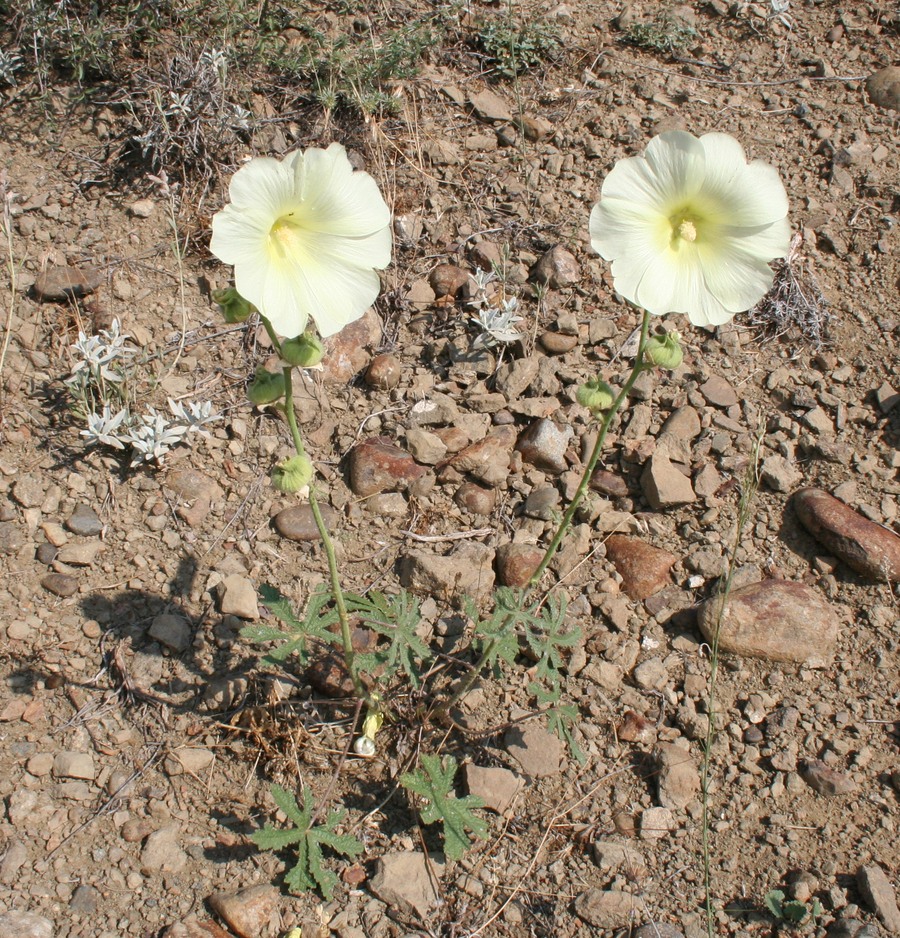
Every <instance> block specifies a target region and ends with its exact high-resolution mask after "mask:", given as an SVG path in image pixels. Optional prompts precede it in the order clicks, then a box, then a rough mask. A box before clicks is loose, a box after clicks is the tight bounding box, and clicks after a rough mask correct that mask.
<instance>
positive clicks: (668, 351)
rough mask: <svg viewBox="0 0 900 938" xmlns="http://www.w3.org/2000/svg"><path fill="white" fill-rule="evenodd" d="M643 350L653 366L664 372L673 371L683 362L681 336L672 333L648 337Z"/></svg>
mask: <svg viewBox="0 0 900 938" xmlns="http://www.w3.org/2000/svg"><path fill="white" fill-rule="evenodd" d="M644 350H645V352H646V353H647V358H649V359H650V361H652V362H653V364H654V365H657V366H658V367H660V368H663V369H664V370H666V371H674V370H675V369H676V368H677V367H678V366H679V365H680V364H681V362H682V361H683V360H684V352H683V351H682V348H681V335H680V334H679V333H677V332H674V331H673V332H666V333H664V334H663V335H652V336H650V338H649V339H647V345H646V346H645V349H644Z"/></svg>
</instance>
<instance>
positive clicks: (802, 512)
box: [792, 488, 900, 583]
mask: <svg viewBox="0 0 900 938" xmlns="http://www.w3.org/2000/svg"><path fill="white" fill-rule="evenodd" d="M792 503H793V506H794V511H796V512H797V517H798V518H799V519H800V522H801V524H802V525H803V526H804V527H805V528H806V530H807V531H809V533H810V534H811V535H812V536H813V537H814V538H815V539H816V540H817V541H819V542H820V543H821V544H823V545H824V546H825V547H827V548H828V550H830V551H831V553H833V554H834V555H835V556H836V557H839V558H840V559H841V560H843V561H844V563H845V564H847V566H848V567H851V568H852V569H854V570H855V571H856V572H857V573H861V574H862V575H863V576H866V577H869V578H870V579H872V580H878V581H880V582H882V583H883V582H885V580H890V581H893V582H896V581H898V580H900V537H897V535H896V534H894V533H893V531H890V530H888V529H887V528H883V527H882V526H881V525H880V524H875V522H874V521H869V520H868V519H867V518H864V517H863V516H862V515H860V514H858V513H857V512H855V511H854V510H853V509H852V508H850V507H848V506H847V505H845V504H844V503H843V502H841V501H838V499H836V498H834V497H833V496H831V495H829V494H828V493H827V492H824V491H823V490H822V489H817V488H806V489H800V491H799V492H796V493H795V494H794V497H793V499H792Z"/></svg>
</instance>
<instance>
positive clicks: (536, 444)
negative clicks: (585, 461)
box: [516, 419, 572, 474]
mask: <svg viewBox="0 0 900 938" xmlns="http://www.w3.org/2000/svg"><path fill="white" fill-rule="evenodd" d="M571 439H572V428H571V427H570V426H566V427H560V426H558V425H557V424H555V423H554V422H553V421H552V420H547V419H540V420H535V421H534V423H532V424H531V426H530V427H528V429H527V430H526V431H525V432H524V433H523V434H522V436H521V437H520V438H519V442H518V443H517V444H516V449H518V450H519V452H520V453H521V454H522V459H523V460H524V461H525V462H527V463H530V464H531V465H532V466H536V467H537V468H538V469H542V470H544V471H545V472H552V473H556V474H559V473H561V472H565V471H566V469H567V468H568V465H567V463H566V450H567V449H568V448H569V442H570V441H571Z"/></svg>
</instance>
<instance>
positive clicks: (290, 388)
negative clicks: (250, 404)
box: [263, 319, 374, 707]
mask: <svg viewBox="0 0 900 938" xmlns="http://www.w3.org/2000/svg"><path fill="white" fill-rule="evenodd" d="M263 322H264V323H265V324H266V329H267V331H268V332H269V336H270V337H272V338H273V342H275V346H276V348H278V347H280V343H278V340H277V338H275V337H274V332H272V327H271V326H270V325H269V323H268V322H266V320H265V319H263ZM293 371H294V369H293V366H291V365H285V366H284V367H283V368H282V373H283V374H284V405H283V407H284V415H285V417H287V422H288V426H289V427H290V430H291V437H292V438H293V440H294V449H296V450H297V455H298V456H305V455H306V448H305V447H304V446H303V437H302V436H301V435H300V428H299V427H298V426H297V415H296V413H295V412H294V381H293ZM309 507H310V508H311V509H312V513H313V519H314V520H315V522H316V527H317V528H318V529H319V537H320V538H321V539H322V546H323V547H324V548H325V557H326V558H327V560H328V577H329V579H330V581H331V594H332V596H334V606H335V609H337V614H338V619H339V621H340V623H341V643H342V644H343V646H344V664H345V665H346V667H347V671H348V672H349V674H350V679H351V680H352V681H353V689H354V691H355V692H356V696H357V697H358V698H359V699H360V700H362V701H363V702H364V703H365V704H366V706H370V707H371V706H374V705H373V703H372V698H371V696H370V695H369V693H368V692H367V691H366V688H365V686H364V685H363V682H362V680H361V679H360V676H359V673H358V671H357V668H356V662H355V660H354V659H355V657H356V655H355V652H354V651H353V636H352V634H351V632H350V616H349V614H348V613H347V604H346V603H345V602H344V592H343V590H342V589H341V576H340V571H339V570H338V562H337V555H336V554H335V551H334V541H332V539H331V535H330V534H329V532H328V526H327V525H326V524H325V519H324V518H323V517H322V511H321V509H320V508H319V502H318V499H317V498H316V493H315V489H314V488H313V487H312V486H310V489H309Z"/></svg>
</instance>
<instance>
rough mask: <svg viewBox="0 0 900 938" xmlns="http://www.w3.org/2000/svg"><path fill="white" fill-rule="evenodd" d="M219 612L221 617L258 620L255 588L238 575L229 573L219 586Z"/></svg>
mask: <svg viewBox="0 0 900 938" xmlns="http://www.w3.org/2000/svg"><path fill="white" fill-rule="evenodd" d="M219 611H220V612H221V613H222V615H223V616H237V617H238V618H239V619H258V618H259V604H258V599H257V596H256V588H255V587H254V586H253V584H252V583H251V582H250V581H249V580H248V579H247V578H246V577H244V576H241V575H240V574H239V573H231V574H229V575H228V576H227V577H225V579H224V580H223V581H222V582H221V583H220V584H219Z"/></svg>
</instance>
